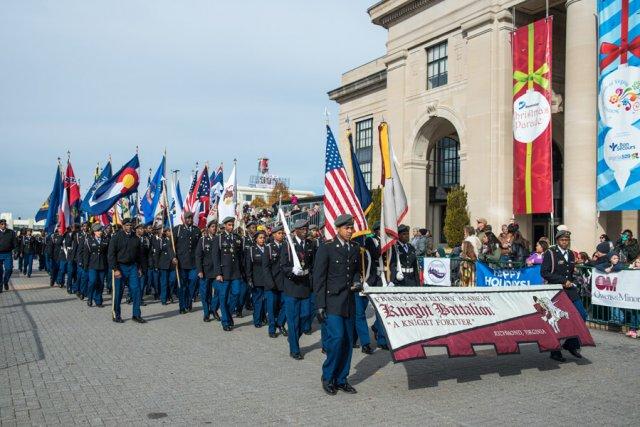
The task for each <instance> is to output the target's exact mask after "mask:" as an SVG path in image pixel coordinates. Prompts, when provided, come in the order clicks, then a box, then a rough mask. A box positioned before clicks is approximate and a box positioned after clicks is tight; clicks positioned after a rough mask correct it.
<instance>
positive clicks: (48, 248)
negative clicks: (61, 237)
mask: <svg viewBox="0 0 640 427" xmlns="http://www.w3.org/2000/svg"><path fill="white" fill-rule="evenodd" d="M53 239H54V235H53V234H47V235H46V236H45V238H44V254H45V255H47V256H48V257H50V258H53Z"/></svg>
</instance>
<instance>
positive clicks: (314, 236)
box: [301, 225, 323, 335]
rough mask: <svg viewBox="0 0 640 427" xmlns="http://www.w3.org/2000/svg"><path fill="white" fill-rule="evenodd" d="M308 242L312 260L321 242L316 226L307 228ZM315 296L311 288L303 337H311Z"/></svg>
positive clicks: (303, 324)
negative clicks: (311, 248) (310, 246)
mask: <svg viewBox="0 0 640 427" xmlns="http://www.w3.org/2000/svg"><path fill="white" fill-rule="evenodd" d="M308 238H309V240H310V241H311V243H312V246H313V259H315V256H316V252H317V251H318V248H319V247H320V245H321V244H323V242H322V241H321V240H320V233H319V231H318V226H316V225H311V226H309V236H308ZM316 312H317V311H316V295H315V292H314V291H313V286H312V287H311V295H310V296H309V314H308V316H305V320H304V322H303V323H302V326H301V327H302V333H303V334H305V335H311V333H312V332H311V325H312V323H313V318H314V317H316Z"/></svg>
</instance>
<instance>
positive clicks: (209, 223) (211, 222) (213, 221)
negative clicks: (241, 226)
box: [207, 219, 218, 228]
mask: <svg viewBox="0 0 640 427" xmlns="http://www.w3.org/2000/svg"><path fill="white" fill-rule="evenodd" d="M212 225H218V221H216V220H215V219H212V220H211V221H209V222H208V223H207V228H209V227H211V226H212Z"/></svg>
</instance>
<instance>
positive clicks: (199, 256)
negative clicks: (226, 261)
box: [196, 235, 217, 279]
mask: <svg viewBox="0 0 640 427" xmlns="http://www.w3.org/2000/svg"><path fill="white" fill-rule="evenodd" d="M216 237H217V236H213V237H211V236H208V235H202V237H200V240H199V241H198V246H196V269H197V270H198V273H202V274H203V275H204V277H205V278H206V279H215V278H216V274H215V273H216V272H215V270H214V268H213V243H214V240H215V239H216Z"/></svg>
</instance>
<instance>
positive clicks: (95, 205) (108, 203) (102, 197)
mask: <svg viewBox="0 0 640 427" xmlns="http://www.w3.org/2000/svg"><path fill="white" fill-rule="evenodd" d="M139 167H140V162H139V160H138V155H137V154H136V155H135V156H133V158H132V159H131V160H129V161H128V162H127V163H126V164H125V165H124V166H122V168H121V169H120V170H119V171H118V172H116V173H115V174H114V175H113V176H112V177H111V178H110V179H108V180H107V181H105V182H104V183H103V184H102V185H100V186H99V187H98V188H96V190H95V192H94V193H93V195H92V196H91V199H90V200H89V203H88V206H87V212H88V213H89V215H101V214H103V213H105V212H107V211H108V210H109V209H111V207H112V206H113V205H114V204H115V203H116V202H117V201H118V200H120V199H121V198H122V197H126V196H128V195H129V194H131V193H135V192H136V191H137V190H138V184H139V183H140V179H139V177H138V171H137V169H138V168H139Z"/></svg>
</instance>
